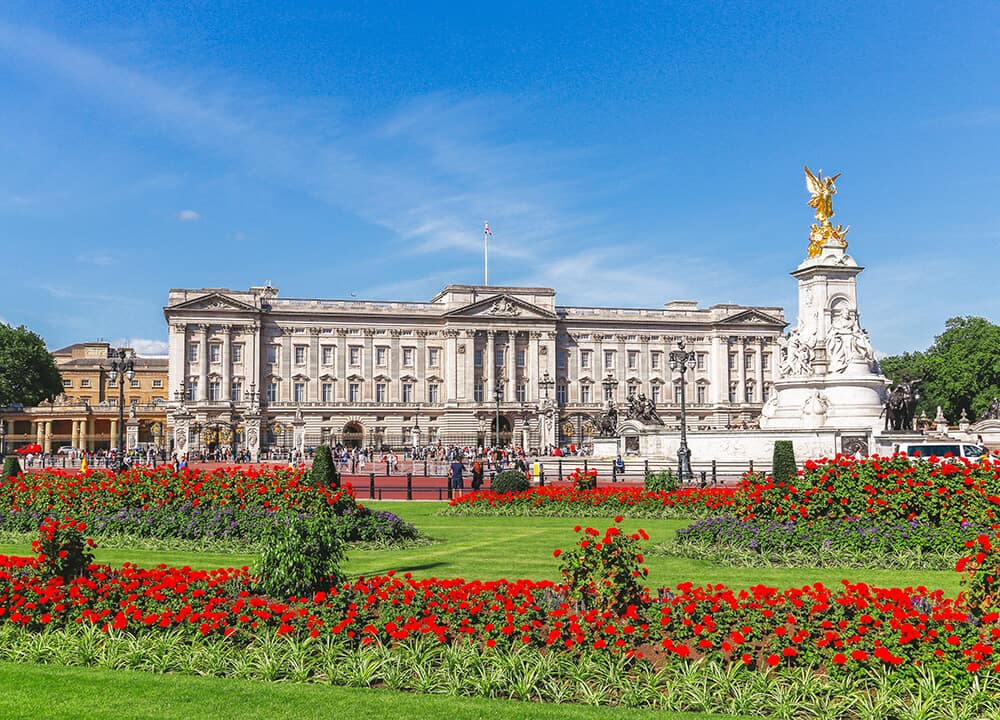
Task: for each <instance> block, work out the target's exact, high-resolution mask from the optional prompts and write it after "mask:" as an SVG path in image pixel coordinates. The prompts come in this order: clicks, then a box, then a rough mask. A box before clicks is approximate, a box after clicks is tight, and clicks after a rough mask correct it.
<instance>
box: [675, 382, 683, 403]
mask: <svg viewBox="0 0 1000 720" xmlns="http://www.w3.org/2000/svg"><path fill="white" fill-rule="evenodd" d="M682 387H683V386H682V385H681V384H680V383H674V402H675V403H677V404H678V405H680V404H681V388H682Z"/></svg>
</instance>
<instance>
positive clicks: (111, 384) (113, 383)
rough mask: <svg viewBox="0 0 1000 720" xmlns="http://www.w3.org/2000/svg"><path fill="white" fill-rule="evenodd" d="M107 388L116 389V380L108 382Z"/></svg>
mask: <svg viewBox="0 0 1000 720" xmlns="http://www.w3.org/2000/svg"><path fill="white" fill-rule="evenodd" d="M108 387H109V388H116V387H118V381H117V380H108Z"/></svg>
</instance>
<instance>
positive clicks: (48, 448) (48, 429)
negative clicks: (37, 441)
mask: <svg viewBox="0 0 1000 720" xmlns="http://www.w3.org/2000/svg"><path fill="white" fill-rule="evenodd" d="M42 447H43V449H44V450H45V452H47V453H50V452H52V421H51V420H46V421H45V442H44V443H42Z"/></svg>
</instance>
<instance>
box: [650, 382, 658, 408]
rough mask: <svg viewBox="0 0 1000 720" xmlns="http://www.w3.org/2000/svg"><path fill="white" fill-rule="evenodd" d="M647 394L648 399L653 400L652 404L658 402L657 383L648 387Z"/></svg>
mask: <svg viewBox="0 0 1000 720" xmlns="http://www.w3.org/2000/svg"><path fill="white" fill-rule="evenodd" d="M649 396H650V399H651V400H652V401H653V404H654V405H656V404H657V403H659V402H660V386H659V385H653V386H652V387H650V388H649Z"/></svg>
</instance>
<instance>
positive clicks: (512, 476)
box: [490, 470, 531, 493]
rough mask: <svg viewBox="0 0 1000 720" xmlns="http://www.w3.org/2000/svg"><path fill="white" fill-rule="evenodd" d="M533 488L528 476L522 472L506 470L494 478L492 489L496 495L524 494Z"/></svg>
mask: <svg viewBox="0 0 1000 720" xmlns="http://www.w3.org/2000/svg"><path fill="white" fill-rule="evenodd" d="M530 487H531V483H530V482H529V481H528V476H527V475H525V474H524V473H523V472H521V471H520V470H504V471H503V472H500V473H497V475H496V477H495V478H493V482H492V484H491V485H490V489H491V490H492V491H493V492H495V493H508V492H523V491H525V490H527V489H528V488H530Z"/></svg>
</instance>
